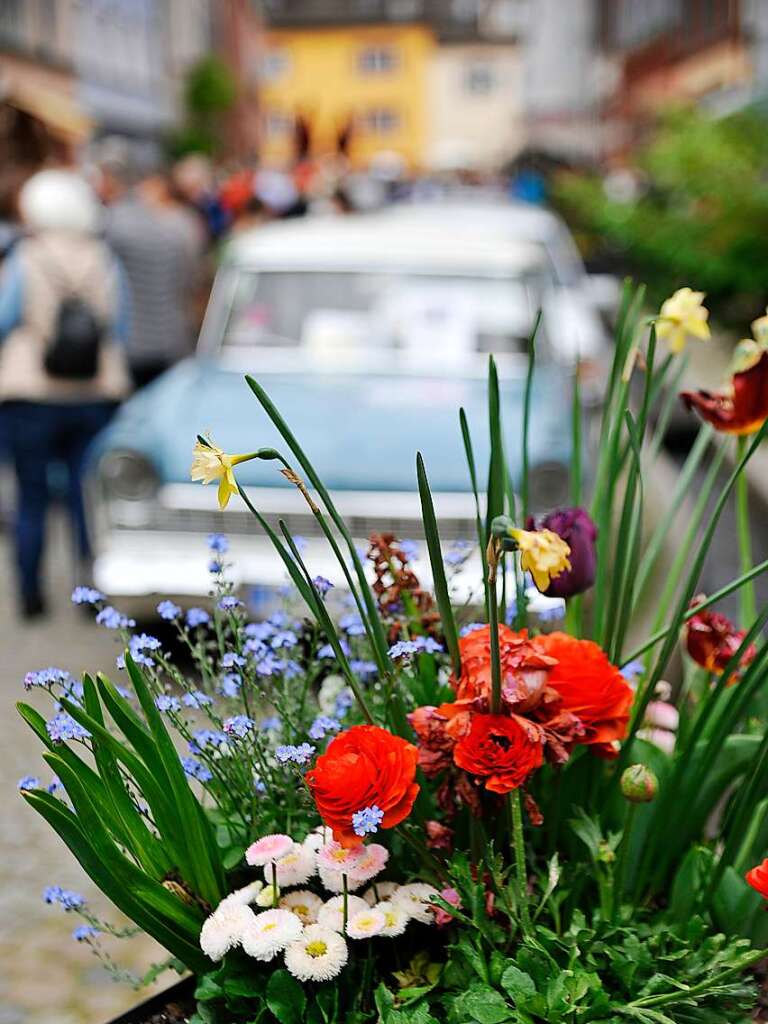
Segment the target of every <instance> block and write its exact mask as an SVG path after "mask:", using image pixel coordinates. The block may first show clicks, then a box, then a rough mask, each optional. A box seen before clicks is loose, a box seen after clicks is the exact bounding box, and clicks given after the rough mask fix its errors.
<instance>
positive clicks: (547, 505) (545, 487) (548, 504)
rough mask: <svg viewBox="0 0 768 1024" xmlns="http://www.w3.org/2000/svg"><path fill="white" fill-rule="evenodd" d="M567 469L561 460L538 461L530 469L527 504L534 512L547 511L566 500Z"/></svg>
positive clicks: (565, 502)
mask: <svg viewBox="0 0 768 1024" xmlns="http://www.w3.org/2000/svg"><path fill="white" fill-rule="evenodd" d="M568 485H569V469H568V467H567V466H564V465H563V463H562V462H540V463H539V465H538V466H534V467H533V468H532V469H531V472H530V477H529V492H530V493H529V504H530V507H531V511H532V512H535V513H538V514H540V513H542V512H549V511H550V510H551V509H553V508H557V507H559V506H562V505H565V504H567V502H568Z"/></svg>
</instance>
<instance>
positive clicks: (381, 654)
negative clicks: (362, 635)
mask: <svg viewBox="0 0 768 1024" xmlns="http://www.w3.org/2000/svg"><path fill="white" fill-rule="evenodd" d="M245 381H246V383H247V385H248V387H249V388H250V389H251V391H252V392H253V393H254V395H255V396H256V398H257V399H258V401H259V403H260V405H261V407H262V409H263V410H264V411H265V412H266V414H267V416H269V418H270V419H271V420H272V422H273V423H274V425H275V427H276V428H277V430H278V431H279V432H280V434H281V436H282V437H283V439H284V441H285V442H286V444H287V445H288V447H289V448H290V449H291V451H292V452H293V454H294V455H295V457H296V458H297V459H298V462H299V465H300V466H301V468H302V469H303V471H304V472H305V473H306V474H307V478H308V479H309V481H310V483H311V484H312V486H313V487H314V488H315V490H316V491H317V493H318V494H319V495H320V498H321V499H322V502H323V504H324V505H325V507H326V508H327V509H328V514H329V515H330V517H331V519H332V520H333V522H334V523H335V525H336V527H337V529H338V530H339V533H340V534H341V535H342V537H343V538H344V541H345V543H346V545H347V548H348V550H349V556H350V559H351V560H352V564H353V566H354V568H355V574H356V576H357V581H358V586H359V587H360V593H361V594H362V597H363V601H364V602H365V607H366V609H367V612H368V621H369V623H370V625H371V630H372V634H373V639H374V644H373V647H374V651H375V656H376V662H377V664H378V665H379V670H380V671H381V672H382V674H384V675H386V674H387V672H388V671H389V670H391V663H390V660H389V655H388V654H387V650H388V645H387V638H386V635H385V633H384V627H383V625H382V623H381V619H380V618H379V613H378V608H377V607H376V601H375V599H374V596H373V593H372V591H371V588H370V585H369V583H368V580H367V578H366V575H365V570H364V569H363V564H362V562H361V561H360V556H359V555H358V553H357V548H356V546H355V542H354V540H353V539H352V535H351V534H350V532H349V530H348V529H347V525H346V523H345V522H344V520H343V519H342V517H341V516H340V515H339V513H338V511H337V509H336V506H335V505H334V503H333V501H332V500H331V496H330V494H329V493H328V491H327V490H326V488H325V486H324V484H323V482H322V480H321V479H320V477H319V476H318V475H317V472H316V470H315V467H314V466H313V465H312V463H311V462H310V460H309V458H308V457H307V455H306V453H305V452H304V449H303V448H302V447H301V445H300V444H299V442H298V441H297V440H296V437H295V436H294V434H293V432H292V431H291V429H290V427H289V426H288V424H287V423H286V422H285V420H284V419H283V417H282V416H281V415H280V413H279V411H278V409H277V406H276V405H275V404H274V403H273V402H272V400H271V398H270V397H269V395H268V394H267V393H266V391H265V390H264V388H263V387H262V386H261V385H260V384H259V382H258V381H257V380H254V378H253V377H251V376H250V375H249V374H246V377H245ZM241 493H242V491H241Z"/></svg>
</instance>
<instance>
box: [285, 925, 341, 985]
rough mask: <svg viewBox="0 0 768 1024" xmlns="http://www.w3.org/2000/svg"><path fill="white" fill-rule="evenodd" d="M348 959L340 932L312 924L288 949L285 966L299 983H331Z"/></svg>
mask: <svg viewBox="0 0 768 1024" xmlns="http://www.w3.org/2000/svg"><path fill="white" fill-rule="evenodd" d="M348 958H349V951H348V949H347V944H346V942H345V941H344V939H343V938H342V937H341V935H339V933H338V932H335V931H333V930H331V929H330V928H323V927H322V926H321V925H319V924H310V925H308V926H307V927H306V928H305V929H304V932H303V934H302V936H301V938H300V939H298V940H297V941H296V942H292V943H291V944H290V945H289V946H288V948H287V949H286V951H285V966H286V967H287V968H288V970H289V971H290V972H291V974H292V975H293V976H294V978H298V979H299V981H330V979H331V978H335V977H336V975H337V974H339V973H340V971H341V969H342V968H343V967H344V965H345V964H346V962H347V959H348Z"/></svg>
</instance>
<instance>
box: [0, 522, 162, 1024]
mask: <svg viewBox="0 0 768 1024" xmlns="http://www.w3.org/2000/svg"><path fill="white" fill-rule="evenodd" d="M65 525H66V524H65V523H64V521H63V518H62V517H61V516H56V517H55V518H54V519H53V521H52V522H51V537H50V540H51V544H50V549H49V560H50V565H49V568H50V574H51V582H52V589H53V592H54V593H55V594H56V598H55V607H54V608H53V610H52V611H53V614H52V615H51V617H50V619H48V620H47V621H45V622H43V623H36V624H24V625H21V624H20V623H19V622H18V620H17V617H16V613H15V608H14V605H13V601H12V592H11V590H10V588H8V587H4V588H2V589H1V590H0V635H1V636H2V638H3V643H2V651H3V654H2V663H3V667H2V672H0V702H1V703H0V714H1V715H2V720H3V722H4V723H5V730H4V733H3V756H2V758H0V792H2V793H3V801H2V805H3V848H2V849H3V852H2V857H0V964H2V967H0V1024H90V1022H101V1021H106V1020H110V1019H111V1018H112V1017H113V1016H115V1015H116V1014H117V1013H118V1012H122V1011H124V1010H126V1009H127V1008H128V1007H129V1006H132V1005H133V1004H134V1003H135V1002H136V1001H137V996H136V995H135V993H134V992H133V991H132V989H131V988H130V987H129V986H127V985H124V984H116V983H115V982H113V981H112V979H111V978H110V977H109V975H108V974H107V973H106V971H105V970H104V969H103V968H102V967H101V966H100V964H99V963H98V961H97V960H96V959H95V958H94V956H93V955H92V954H91V951H90V949H89V948H88V947H87V946H86V945H85V944H81V943H77V942H76V941H75V940H74V939H73V938H72V931H73V929H74V928H75V927H76V925H78V924H79V923H81V922H80V918H79V917H77V916H76V915H75V914H73V913H65V912H64V910H63V909H62V908H61V907H60V906H48V905H46V904H45V903H44V902H43V899H42V892H43V889H44V888H45V887H46V886H48V885H61V886H62V887H63V888H66V889H72V890H74V891H75V892H79V893H81V894H82V895H83V896H85V897H86V899H87V901H88V903H89V904H91V905H92V906H93V908H94V910H96V912H97V913H99V914H100V915H101V916H104V917H105V918H106V919H107V920H110V921H112V922H114V923H121V924H125V923H126V922H125V921H121V920H120V915H119V914H118V913H117V912H116V911H115V910H114V908H113V907H111V906H110V905H109V903H108V901H106V900H105V899H104V898H103V897H102V896H100V894H99V893H98V892H97V890H96V887H95V886H94V885H93V884H92V883H91V881H90V879H89V878H88V877H87V876H86V875H85V874H84V872H83V871H82V870H81V869H80V867H79V865H78V864H77V862H76V861H75V859H74V858H73V857H72V855H71V854H70V853H69V851H68V850H67V848H66V847H65V846H64V844H63V843H62V842H61V840H60V839H59V838H58V837H57V836H56V835H55V833H54V832H53V831H52V829H51V828H50V827H49V826H48V825H47V824H46V823H45V822H44V821H43V820H42V818H40V817H39V816H38V815H37V814H36V813H35V812H34V811H33V810H32V809H31V808H30V807H28V806H27V805H26V804H25V803H24V801H23V800H22V798H21V797H20V796H19V794H18V793H17V791H16V785H17V782H18V780H19V779H20V778H22V777H23V776H25V775H39V776H41V777H42V778H43V779H45V780H46V781H49V776H50V772H49V770H48V769H47V767H46V765H45V763H44V762H43V761H42V759H41V758H42V752H43V748H42V745H41V744H40V743H39V741H38V740H37V738H36V737H35V736H34V734H33V733H32V732H31V731H30V730H29V729H27V728H26V727H25V726H24V725H23V723H22V722H21V720H20V719H19V717H18V714H17V712H16V709H15V706H14V705H15V704H16V702H17V701H19V700H26V701H28V702H29V703H31V704H33V705H35V706H37V707H39V709H40V710H41V711H42V712H45V713H46V714H48V715H49V714H50V701H48V700H45V701H42V700H40V699H39V697H38V695H36V694H35V693H32V694H25V692H24V687H23V682H22V681H23V679H24V675H25V673H26V672H28V671H29V670H30V669H37V668H44V667H47V666H49V665H56V666H59V667H62V668H66V669H68V670H70V671H71V672H72V673H73V674H75V675H78V674H80V673H81V672H83V671H85V670H86V669H87V670H89V671H94V670H97V669H102V670H104V671H106V672H109V673H112V672H113V670H114V671H116V670H115V655H116V649H115V644H114V640H113V637H112V635H111V634H110V633H108V632H107V631H106V630H100V629H99V628H98V627H97V626H95V625H94V623H93V621H92V618H91V617H88V618H86V617H85V616H83V615H82V614H81V613H80V612H79V610H78V609H76V608H74V607H73V606H72V605H71V603H70V602H69V598H68V594H69V591H70V589H71V586H70V583H71V573H72V569H71V561H70V556H69V537H68V536H67V535H66V531H65ZM7 540H8V538H7V535H5V534H3V535H2V536H0V550H1V555H0V564H2V566H3V569H4V572H6V573H7V572H8V571H9V568H10V565H9V561H10V559H9V552H8V543H7ZM107 948H109V950H110V951H111V952H112V953H113V954H114V955H115V956H116V958H117V959H118V960H119V962H120V966H121V967H124V968H128V969H132V970H134V971H136V972H137V973H142V972H143V971H145V970H146V969H147V968H148V967H149V965H150V963H152V962H153V961H154V960H161V959H163V951H162V950H160V949H159V947H157V946H156V945H155V944H154V943H153V942H152V941H151V940H149V939H146V938H145V937H140V938H138V939H131V940H123V941H119V942H118V941H117V940H114V939H113V940H108V941H107ZM41 968H42V974H41Z"/></svg>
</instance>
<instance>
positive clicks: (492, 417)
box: [485, 356, 506, 537]
mask: <svg viewBox="0 0 768 1024" xmlns="http://www.w3.org/2000/svg"><path fill="white" fill-rule="evenodd" d="M488 431H489V434H490V443H491V456H490V460H489V463H488V495H487V501H486V509H485V535H486V537H490V536H491V523H492V522H493V520H494V519H495V518H496V516H500V515H503V514H504V477H505V475H506V469H505V466H506V463H505V459H504V435H503V432H502V429H501V400H500V398H499V374H498V371H497V369H496V360H495V359H494V358H493V356H489V357H488Z"/></svg>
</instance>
